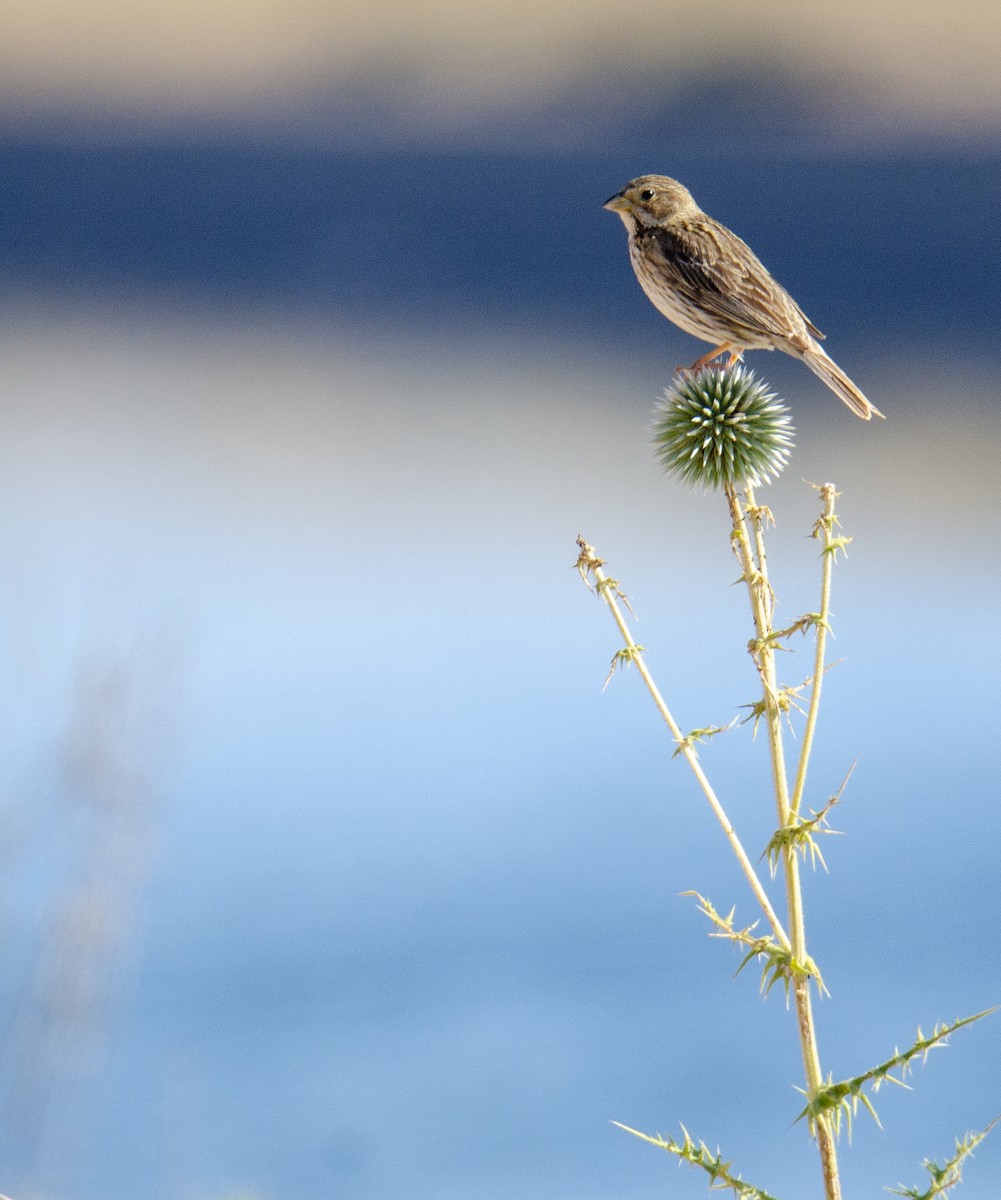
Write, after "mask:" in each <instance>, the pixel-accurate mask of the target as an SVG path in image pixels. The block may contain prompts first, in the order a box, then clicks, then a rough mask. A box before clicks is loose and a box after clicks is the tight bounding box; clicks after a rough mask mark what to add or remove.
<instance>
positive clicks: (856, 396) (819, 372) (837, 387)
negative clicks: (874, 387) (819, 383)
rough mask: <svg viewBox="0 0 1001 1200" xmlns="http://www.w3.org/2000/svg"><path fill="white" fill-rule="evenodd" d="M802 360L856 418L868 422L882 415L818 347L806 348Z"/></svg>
mask: <svg viewBox="0 0 1001 1200" xmlns="http://www.w3.org/2000/svg"><path fill="white" fill-rule="evenodd" d="M802 358H803V362H805V363H806V365H807V366H808V367H809V368H810V370H811V371H812V372H813V373H814V375H816V376H817V378H818V379H822V380H823V381H824V383H826V384H827V386H828V387H829V388H830V389H831V391H832V392H833V393H834V394H835V396H838V397H839V398H840V399H842V400H844V402H845V404H847V405H848V407H849V408H850V409H851V410H852V412H853V413H854V414H855V415H856V416H857V417H861V418H862V420H863V421H868V420H869V419H870V418H871V417H881V416H882V415H883V414H882V413H881V412H880V411H879V409H878V408H877V407H876V406H875V405H874V404H870V403H869V401H868V400H867V399H866V398H865V396H863V395H862V393H861V392H860V391H859V389H858V388H857V387H856V386H855V384H854V383H852V381H851V380H850V379H849V378H848V376H847V375H846V374H845V373H844V371H842V370H841V368H840V367H839V366H838V364H837V363H836V362H835V361H834V359H833V358H829V357H828V356H827V355H826V354H825V353H824V351H823V350H822V349H821V347H820V346H808V347H807V349H806V350H804V351H803V352H802Z"/></svg>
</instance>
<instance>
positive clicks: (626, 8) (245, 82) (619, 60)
mask: <svg viewBox="0 0 1001 1200" xmlns="http://www.w3.org/2000/svg"><path fill="white" fill-rule="evenodd" d="M4 7H5V8H6V10H7V11H5V12H3V29H4V37H3V40H2V42H0V80H2V81H3V83H2V85H0V98H2V99H3V100H4V102H5V103H6V104H7V105H8V107H10V106H13V108H14V110H16V111H24V110H27V111H29V112H30V111H31V110H33V109H38V108H41V109H43V110H51V109H59V108H61V107H64V106H67V105H70V106H71V105H74V104H82V105H84V106H85V107H87V108H93V106H95V105H96V106H97V107H98V108H101V107H103V106H108V107H110V108H111V109H115V108H120V107H125V108H128V109H130V110H133V111H134V110H136V109H139V110H148V111H150V112H154V113H158V114H159V115H160V116H161V117H166V118H168V119H169V117H170V115H171V114H172V113H178V114H184V113H189V114H190V113H201V112H211V111H218V110H219V109H220V108H222V109H229V110H235V111H240V110H241V109H245V108H247V107H250V108H256V107H261V106H268V105H274V104H279V105H282V104H287V103H289V102H290V101H292V102H295V98H296V97H297V95H299V94H307V95H308V94H310V93H315V92H316V91H318V90H319V91H323V90H324V89H328V88H336V87H338V86H340V85H343V84H346V83H348V84H350V83H353V82H368V83H371V82H372V80H373V79H375V80H378V79H379V78H380V77H384V78H385V79H386V80H387V92H388V93H402V94H404V95H405V96H406V103H408V104H413V103H417V104H420V103H421V102H424V103H426V104H427V105H428V106H429V107H430V108H432V109H440V110H445V111H447V110H449V109H450V108H472V109H475V110H487V111H489V110H490V109H492V108H494V107H501V108H504V107H509V106H511V105H516V106H517V105H521V104H532V103H533V102H536V101H538V100H545V99H546V98H547V97H551V96H552V95H554V94H559V93H560V92H561V91H562V90H564V89H567V88H571V89H572V88H579V87H580V86H581V83H582V81H586V79H587V78H588V76H590V75H591V74H592V73H602V72H610V73H612V74H613V75H615V77H616V78H617V79H619V80H620V81H621V79H622V78H623V76H626V77H628V72H629V71H636V72H637V87H638V88H642V89H646V88H649V87H650V86H651V81H652V80H655V81H656V86H657V87H660V88H666V89H667V90H669V89H670V86H671V81H672V79H675V78H676V79H677V80H678V82H679V84H681V83H683V82H685V81H686V80H688V79H690V78H691V77H692V75H693V74H694V75H697V76H698V77H699V78H702V79H704V78H705V76H706V72H707V70H708V71H711V70H712V69H714V67H715V68H716V69H719V70H720V71H721V74H722V75H723V76H726V75H728V74H730V73H732V72H733V71H734V70H735V69H736V70H737V71H743V70H746V69H748V68H750V69H752V70H754V69H762V68H765V69H768V70H771V71H777V72H778V73H779V74H780V75H781V74H782V73H783V72H785V73H787V74H788V76H789V79H790V81H791V82H792V83H794V84H799V85H802V83H803V82H804V81H807V82H808V81H810V80H816V81H817V83H818V84H819V85H821V88H822V89H823V90H826V87H824V85H830V84H834V85H836V86H837V85H840V86H841V87H842V88H845V89H847V90H848V91H849V92H850V93H851V95H852V96H854V97H856V98H858V99H860V100H862V101H863V102H868V103H870V104H871V105H872V107H873V108H874V109H875V110H876V111H883V112H885V113H887V114H888V115H890V116H891V117H892V119H894V120H897V121H903V122H904V123H905V124H906V123H911V122H913V123H914V124H915V125H916V126H918V127H919V128H930V129H933V130H939V131H946V132H948V131H949V130H953V129H964V128H972V129H980V130H990V129H994V128H996V127H998V126H999V125H1001V116H999V114H1001V5H998V4H996V3H994V2H993V0H961V3H959V4H955V5H945V4H942V3H941V2H940V0H907V3H903V4H901V3H899V2H898V0H870V2H868V3H866V2H861V0H832V2H829V3H825V4H792V3H788V2H786V0H757V2H756V3H754V4H750V3H735V2H734V0H701V2H700V3H699V4H698V5H692V4H690V3H687V2H684V0H628V2H626V0H601V2H600V3H599V2H598V0H577V2H575V3H571V2H570V0H548V2H546V0H541V2H540V0H482V2H481V3H479V4H477V5H475V6H473V5H470V4H469V3H468V0H378V2H377V3H374V4H355V3H345V2H343V0H341V2H339V3H338V2H334V3H323V2H321V0H177V2H176V3H172V4H169V5H165V4H159V3H152V2H150V0H144V2H142V3H138V4H136V3H130V2H126V0H93V2H91V3H87V4H81V3H79V2H69V0H61V3H60V2H57V3H55V4H52V5H31V4H25V3H22V2H20V0H6V4H5V5H4ZM387 103H388V105H389V106H390V107H392V104H393V100H392V98H390V99H389V100H388V101H387Z"/></svg>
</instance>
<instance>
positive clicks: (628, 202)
mask: <svg viewBox="0 0 1001 1200" xmlns="http://www.w3.org/2000/svg"><path fill="white" fill-rule="evenodd" d="M605 208H607V209H608V210H609V212H614V213H618V214H619V216H620V217H621V218H622V220H623V222H624V224H625V226H626V228H627V229H628V230H629V231H630V232H632V231H633V230H634V229H636V227H637V226H644V225H663V224H664V223H665V222H666V221H671V220H673V219H674V218H676V217H684V216H689V215H691V214H693V213H697V212H699V206H698V205H697V204H696V203H695V201H694V200H693V199H692V194H691V192H690V191H689V190H688V188H686V187H684V186H683V185H682V184H680V183H678V181H677V180H676V179H668V177H667V176H666V175H640V176H639V178H638V179H631V180H630V181H629V182H628V183H627V184H626V186H625V187H624V188H623V189H622V191H621V192H616V193H615V195H614V196H612V198H611V199H610V200H606V201H605Z"/></svg>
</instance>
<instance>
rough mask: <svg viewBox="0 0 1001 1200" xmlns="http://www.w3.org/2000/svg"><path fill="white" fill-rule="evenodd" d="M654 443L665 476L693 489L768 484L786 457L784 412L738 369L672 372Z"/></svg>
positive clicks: (789, 430)
mask: <svg viewBox="0 0 1001 1200" xmlns="http://www.w3.org/2000/svg"><path fill="white" fill-rule="evenodd" d="M653 432H654V447H655V449H656V454H657V457H658V458H659V459H660V463H661V465H662V466H663V468H664V470H665V471H666V472H667V473H668V474H669V475H674V476H676V477H677V478H679V479H681V480H682V482H683V483H687V484H691V485H692V486H695V487H704V488H709V489H716V490H718V489H720V488H723V487H725V486H730V487H741V486H743V485H745V484H749V485H750V486H752V487H755V486H757V485H758V484H760V483H768V482H769V481H770V480H771V479H772V478H773V477H774V476H776V475H778V474H779V472H780V471H781V470H782V468H783V467H784V466H785V465H786V463H787V462H788V461H789V455H790V453H791V451H792V449H793V445H794V443H793V434H794V432H795V430H794V429H793V426H792V422H791V421H790V419H789V410H788V409H787V408H786V406H785V405H784V404H782V403H781V402H780V401H779V400H777V399H776V397H775V395H774V393H772V392H770V391H769V390H768V388H767V386H766V385H765V384H764V383H762V382H761V381H759V380H757V379H755V377H754V374H753V372H751V371H749V370H747V368H746V367H727V368H725V369H723V368H720V367H707V368H705V369H704V370H702V371H699V372H698V374H696V375H691V376H679V377H677V378H676V379H675V380H674V382H673V383H672V384H671V386H670V387H669V388H668V389H667V391H666V392H665V394H664V399H663V400H661V401H660V402H659V404H658V405H657V409H656V417H655V420H654V431H653Z"/></svg>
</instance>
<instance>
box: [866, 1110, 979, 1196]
mask: <svg viewBox="0 0 1001 1200" xmlns="http://www.w3.org/2000/svg"><path fill="white" fill-rule="evenodd" d="M999 1120H1001V1117H995V1118H994V1120H993V1121H991V1123H990V1124H989V1125H988V1126H987V1128H986V1129H981V1130H980V1132H979V1133H968V1134H967V1135H966V1137H964V1138H963V1139H962V1140H960V1139H959V1138H957V1139H956V1153H955V1154H953V1156H952V1157H951V1158H947V1159H946V1160H945V1162H944V1163H941V1164H939V1163H936V1162H933V1161H932V1160H931V1159H929V1158H926V1159H924V1160H923V1161H922V1163H921V1165H922V1166H923V1167H924V1169H925V1170H926V1171H927V1172H928V1176H929V1179H930V1181H931V1182H930V1184H929V1186H928V1188H927V1189H926V1190H925V1191H923V1192H919V1191H918V1190H917V1188H905V1187H900V1188H887V1189H886V1190H887V1191H888V1192H890V1193H891V1194H892V1195H894V1196H907V1197H909V1200H934V1197H935V1196H944V1195H945V1193H946V1192H947V1191H949V1190H950V1189H951V1188H954V1187H955V1186H956V1184H957V1183H960V1182H961V1181H962V1178H963V1163H964V1162H965V1161H966V1159H968V1158H969V1157H970V1156H971V1155H972V1154H973V1151H974V1150H975V1149H976V1148H977V1146H979V1145H980V1143H981V1142H982V1141H983V1140H984V1138H985V1137H986V1136H987V1135H988V1134H989V1133H990V1131H991V1130H992V1129H993V1128H994V1126H995V1125H996V1124H997V1123H998V1121H999Z"/></svg>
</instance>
